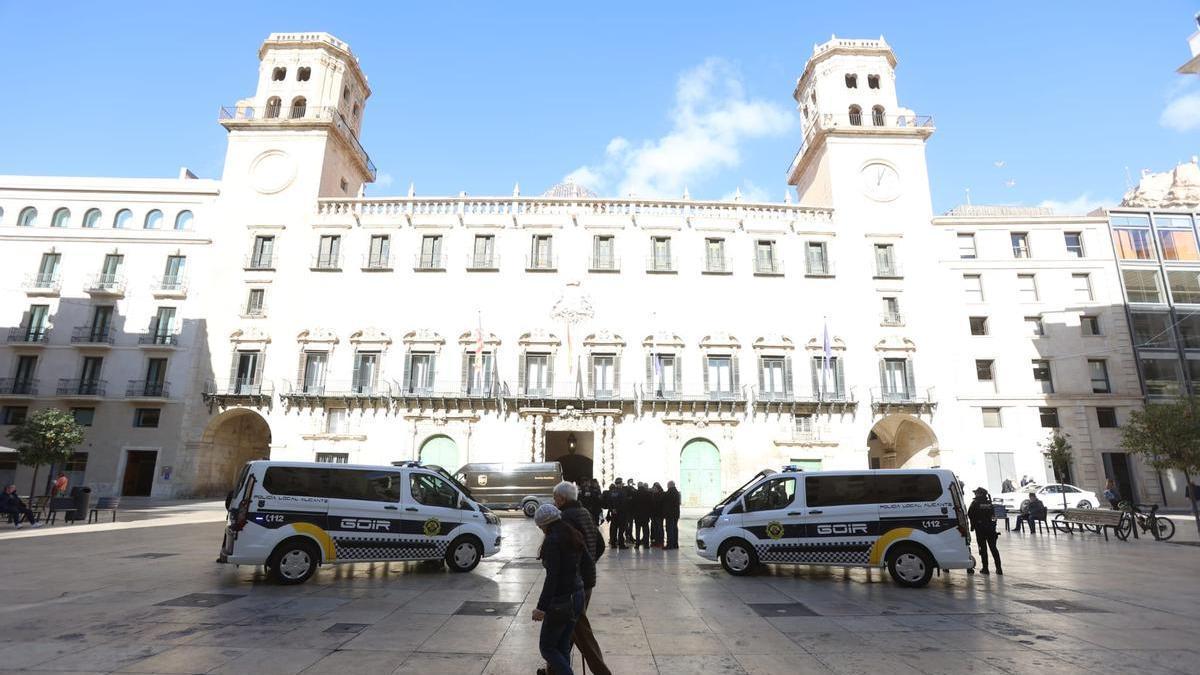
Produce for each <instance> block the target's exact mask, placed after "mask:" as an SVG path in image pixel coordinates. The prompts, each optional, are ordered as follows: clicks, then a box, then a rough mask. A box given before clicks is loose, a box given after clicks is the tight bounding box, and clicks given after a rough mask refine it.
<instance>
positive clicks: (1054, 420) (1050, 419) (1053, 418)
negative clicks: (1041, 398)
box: [1038, 408, 1061, 429]
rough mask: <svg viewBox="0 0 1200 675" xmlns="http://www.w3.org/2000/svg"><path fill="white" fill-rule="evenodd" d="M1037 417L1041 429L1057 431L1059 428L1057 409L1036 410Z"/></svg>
mask: <svg viewBox="0 0 1200 675" xmlns="http://www.w3.org/2000/svg"><path fill="white" fill-rule="evenodd" d="M1038 417H1039V418H1040V419H1041V422H1042V428H1043V429H1057V428H1059V426H1061V425H1060V424H1059V423H1058V408H1038Z"/></svg>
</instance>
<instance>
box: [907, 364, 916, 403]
mask: <svg viewBox="0 0 1200 675" xmlns="http://www.w3.org/2000/svg"><path fill="white" fill-rule="evenodd" d="M904 383H905V385H907V387H908V395H909V396H912V397H915V396H916V395H917V380H916V378H915V377H913V361H912V359H905V361H904Z"/></svg>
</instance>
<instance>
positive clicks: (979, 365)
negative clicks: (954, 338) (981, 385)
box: [975, 359, 996, 382]
mask: <svg viewBox="0 0 1200 675" xmlns="http://www.w3.org/2000/svg"><path fill="white" fill-rule="evenodd" d="M995 367H996V362H995V361H993V360H992V359H975V378H976V379H978V380H979V381H980V382H995V380H996V372H995Z"/></svg>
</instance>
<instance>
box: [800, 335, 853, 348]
mask: <svg viewBox="0 0 1200 675" xmlns="http://www.w3.org/2000/svg"><path fill="white" fill-rule="evenodd" d="M804 348H805V349H807V350H809V351H815V352H820V351H824V350H825V343H824V342H822V340H821V338H819V337H815V338H813V339H811V340H809V341H808V344H806V345H804ZM829 349H830V351H835V352H844V351H846V341H845V340H843V339H842V338H840V337H837V336H833V337H831V338H829Z"/></svg>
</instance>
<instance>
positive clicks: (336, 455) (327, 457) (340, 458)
mask: <svg viewBox="0 0 1200 675" xmlns="http://www.w3.org/2000/svg"><path fill="white" fill-rule="evenodd" d="M316 461H318V462H322V463H324V464H349V463H350V453H348V452H318V453H317V458H316Z"/></svg>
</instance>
